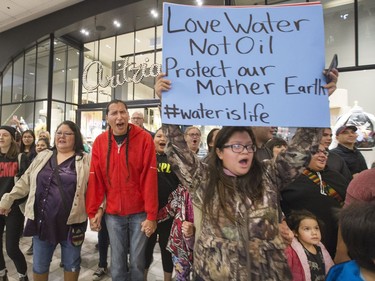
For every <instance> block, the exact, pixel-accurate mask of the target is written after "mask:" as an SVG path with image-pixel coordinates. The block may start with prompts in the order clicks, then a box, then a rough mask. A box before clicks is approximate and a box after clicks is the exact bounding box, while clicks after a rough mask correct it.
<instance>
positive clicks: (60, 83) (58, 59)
mask: <svg viewBox="0 0 375 281" xmlns="http://www.w3.org/2000/svg"><path fill="white" fill-rule="evenodd" d="M54 49H55V52H54V58H53V88H52V91H53V97H54V98H55V99H58V100H65V87H66V59H67V56H66V53H67V46H66V45H65V44H64V43H62V42H60V41H58V40H55V42H54Z"/></svg>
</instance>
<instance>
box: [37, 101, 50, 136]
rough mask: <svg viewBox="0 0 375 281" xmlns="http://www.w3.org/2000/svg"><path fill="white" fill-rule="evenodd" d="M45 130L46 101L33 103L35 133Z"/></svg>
mask: <svg viewBox="0 0 375 281" xmlns="http://www.w3.org/2000/svg"><path fill="white" fill-rule="evenodd" d="M42 130H43V131H45V130H47V101H38V102H36V103H35V135H38V134H39V131H42Z"/></svg>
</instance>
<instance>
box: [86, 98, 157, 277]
mask: <svg viewBox="0 0 375 281" xmlns="http://www.w3.org/2000/svg"><path fill="white" fill-rule="evenodd" d="M106 115H107V122H108V125H109V129H108V130H107V131H106V132H104V133H102V134H101V135H99V136H98V137H97V138H96V140H95V142H94V144H93V147H92V159H91V168H90V178H89V185H88V189H87V194H86V210H87V213H88V216H89V218H90V227H91V229H92V230H96V231H99V230H100V221H101V217H102V215H103V205H105V206H104V209H105V210H104V212H105V220H106V224H107V228H108V234H109V239H110V241H111V275H112V280H114V281H120V280H121V281H123V280H127V277H128V273H127V270H126V269H127V256H128V254H129V255H130V268H129V274H130V276H129V277H130V280H132V281H138V280H139V281H143V273H144V267H145V249H146V243H147V239H148V237H149V236H150V235H151V234H152V233H153V232H154V231H155V230H156V217H157V213H158V189H157V186H158V185H157V169H156V155H155V147H154V142H153V140H152V137H151V135H150V134H149V133H147V132H146V131H144V130H142V129H141V128H139V127H137V126H134V125H132V124H129V113H128V109H127V106H126V104H125V103H124V102H122V101H120V100H112V101H111V102H110V103H109V104H108V105H107V108H106ZM102 202H105V204H103V205H102ZM128 239H130V243H129V241H128ZM128 245H129V246H130V248H128Z"/></svg>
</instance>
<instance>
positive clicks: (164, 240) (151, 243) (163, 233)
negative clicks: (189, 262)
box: [145, 219, 173, 273]
mask: <svg viewBox="0 0 375 281" xmlns="http://www.w3.org/2000/svg"><path fill="white" fill-rule="evenodd" d="M172 223H173V219H169V220H167V221H164V222H161V223H158V227H157V229H156V231H155V232H154V233H153V234H152V235H151V236H150V238H149V239H148V241H147V247H146V266H145V268H146V269H148V268H150V265H151V263H152V259H153V257H152V256H153V253H154V247H155V244H156V239H157V234H159V246H160V252H161V261H162V264H163V270H164V272H168V273H172V272H173V262H172V254H171V253H170V252H169V251H168V250H167V249H166V247H167V244H168V239H169V234H170V232H171V227H172Z"/></svg>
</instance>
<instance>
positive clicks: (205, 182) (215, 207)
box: [155, 73, 337, 281]
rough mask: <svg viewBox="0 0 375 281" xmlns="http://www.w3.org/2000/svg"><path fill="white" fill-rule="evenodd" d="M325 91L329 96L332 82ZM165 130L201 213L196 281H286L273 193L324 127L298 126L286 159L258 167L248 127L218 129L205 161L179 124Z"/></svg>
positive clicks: (297, 169) (159, 87)
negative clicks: (196, 151)
mask: <svg viewBox="0 0 375 281" xmlns="http://www.w3.org/2000/svg"><path fill="white" fill-rule="evenodd" d="M336 74H337V73H336ZM164 75H165V74H161V75H159V76H158V79H157V82H156V85H155V90H156V94H157V95H158V96H159V98H161V96H162V91H167V90H169V89H170V88H171V86H170V84H171V82H170V81H169V80H167V79H165V78H163V76H164ZM334 77H335V78H336V76H334ZM335 80H336V79H335ZM329 86H330V92H332V91H333V90H334V89H335V87H336V82H332V83H331V84H330V85H329ZM163 130H164V131H165V132H166V135H167V138H168V140H169V141H168V144H167V148H166V153H167V155H168V159H169V161H170V163H171V165H172V169H173V171H174V172H175V173H176V174H177V176H178V177H179V179H180V181H181V183H182V185H184V186H186V187H187V188H188V189H189V192H190V193H191V195H192V198H193V204H194V205H196V206H198V207H199V208H200V209H201V210H202V214H203V215H202V222H201V224H202V226H203V227H202V228H201V232H200V233H198V234H197V237H196V243H195V247H194V264H193V267H194V271H195V274H196V275H197V276H196V280H250V279H251V280H256V281H258V280H280V281H281V280H283V281H284V280H290V279H291V273H290V270H289V268H288V264H287V261H286V257H285V254H284V248H285V244H284V241H283V238H282V236H281V234H280V232H279V223H280V222H281V220H282V217H281V212H280V206H279V190H278V188H279V187H282V186H284V185H286V184H287V183H289V182H290V181H291V180H293V179H294V178H296V177H297V176H298V175H299V173H301V171H302V170H303V167H304V166H305V165H307V163H308V160H309V157H310V155H311V153H310V150H313V151H314V150H316V149H317V146H318V143H319V141H320V138H321V130H320V129H298V130H297V133H296V135H295V137H294V138H293V140H292V142H291V143H290V145H289V147H288V150H287V151H286V153H285V155H283V157H278V159H277V161H276V162H273V161H265V162H264V163H263V162H262V163H260V162H259V161H258V160H257V159H256V157H254V152H255V151H256V149H257V146H256V141H255V136H254V133H253V132H252V129H251V128H250V127H223V128H222V129H221V130H220V131H219V133H218V134H217V136H216V140H215V144H214V148H213V149H214V150H213V151H214V153H212V157H209V159H208V163H207V164H206V163H202V162H201V161H199V159H198V158H197V157H196V155H195V154H193V153H192V152H191V151H190V150H189V149H188V147H187V144H186V142H185V140H184V138H183V134H182V132H181V129H180V128H179V127H178V126H176V125H163Z"/></svg>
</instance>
